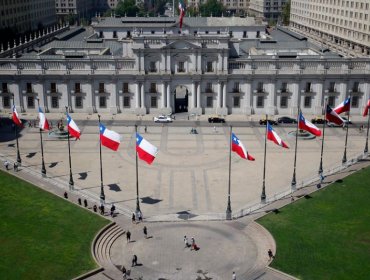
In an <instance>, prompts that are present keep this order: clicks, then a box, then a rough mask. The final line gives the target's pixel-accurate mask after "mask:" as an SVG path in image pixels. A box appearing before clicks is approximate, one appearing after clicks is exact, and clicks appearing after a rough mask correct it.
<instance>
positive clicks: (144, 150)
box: [136, 133, 158, 164]
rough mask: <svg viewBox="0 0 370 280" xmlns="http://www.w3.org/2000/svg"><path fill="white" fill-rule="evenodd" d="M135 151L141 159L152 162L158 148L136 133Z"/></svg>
mask: <svg viewBox="0 0 370 280" xmlns="http://www.w3.org/2000/svg"><path fill="white" fill-rule="evenodd" d="M136 152H137V155H138V156H139V158H140V159H141V160H143V161H145V162H147V163H148V164H152V162H153V160H154V159H155V157H156V156H157V153H158V149H157V147H156V146H154V145H152V144H150V143H149V142H148V141H146V140H145V139H144V138H143V137H142V136H141V135H140V134H139V133H136Z"/></svg>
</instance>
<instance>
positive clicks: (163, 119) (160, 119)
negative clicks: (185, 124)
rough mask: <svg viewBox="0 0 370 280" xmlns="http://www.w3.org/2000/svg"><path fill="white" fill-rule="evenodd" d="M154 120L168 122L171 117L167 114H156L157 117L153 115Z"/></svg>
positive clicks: (170, 120)
mask: <svg viewBox="0 0 370 280" xmlns="http://www.w3.org/2000/svg"><path fill="white" fill-rule="evenodd" d="M154 122H157V123H169V122H172V119H171V117H169V116H158V117H154Z"/></svg>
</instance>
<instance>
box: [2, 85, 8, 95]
mask: <svg viewBox="0 0 370 280" xmlns="http://www.w3.org/2000/svg"><path fill="white" fill-rule="evenodd" d="M1 89H2V92H3V93H8V84H7V83H2V85H1Z"/></svg>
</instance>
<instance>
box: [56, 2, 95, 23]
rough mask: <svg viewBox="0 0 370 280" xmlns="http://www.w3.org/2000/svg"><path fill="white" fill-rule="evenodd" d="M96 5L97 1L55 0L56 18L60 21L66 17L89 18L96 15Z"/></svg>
mask: <svg viewBox="0 0 370 280" xmlns="http://www.w3.org/2000/svg"><path fill="white" fill-rule="evenodd" d="M97 5H98V0H55V9H56V13H57V16H58V18H62V19H64V18H65V17H67V16H68V15H73V16H75V17H76V18H91V17H93V16H94V15H95V13H96V10H97Z"/></svg>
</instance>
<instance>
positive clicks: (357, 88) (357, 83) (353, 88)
mask: <svg viewBox="0 0 370 280" xmlns="http://www.w3.org/2000/svg"><path fill="white" fill-rule="evenodd" d="M359 86H360V83H359V82H354V83H353V87H352V92H359V91H360V90H359Z"/></svg>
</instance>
